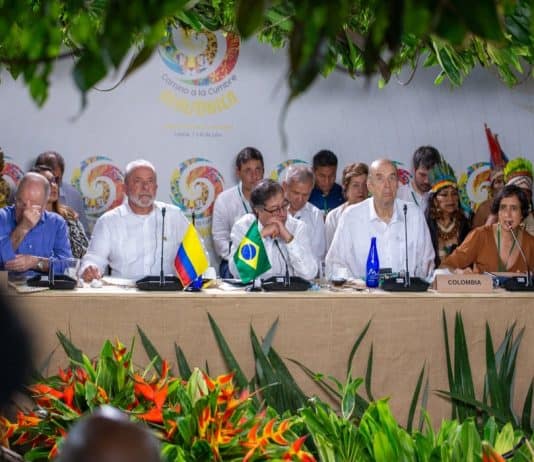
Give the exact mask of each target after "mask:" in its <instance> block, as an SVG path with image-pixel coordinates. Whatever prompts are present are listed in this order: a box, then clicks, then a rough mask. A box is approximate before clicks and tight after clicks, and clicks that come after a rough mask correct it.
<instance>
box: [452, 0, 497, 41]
mask: <svg viewBox="0 0 534 462" xmlns="http://www.w3.org/2000/svg"><path fill="white" fill-rule="evenodd" d="M451 2H452V3H453V4H454V5H455V7H456V11H458V12H459V14H460V15H461V17H462V18H463V21H464V22H465V24H466V25H467V27H468V28H469V30H470V31H471V32H473V33H474V34H476V35H478V36H479V37H482V38H484V39H486V40H491V41H501V40H503V38H504V37H503V34H502V28H501V23H500V21H499V14H498V12H497V8H498V7H497V4H496V2H495V1H494V0H470V1H469V2H464V1H462V0H451Z"/></svg>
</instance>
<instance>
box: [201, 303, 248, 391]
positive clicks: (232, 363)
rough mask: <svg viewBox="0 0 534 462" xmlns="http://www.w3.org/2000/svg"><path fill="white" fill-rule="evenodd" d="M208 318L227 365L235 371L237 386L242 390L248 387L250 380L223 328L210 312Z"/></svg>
mask: <svg viewBox="0 0 534 462" xmlns="http://www.w3.org/2000/svg"><path fill="white" fill-rule="evenodd" d="M208 319H209V322H210V326H211V330H212V332H213V335H214V336H215V340H216V342H217V345H218V346H219V349H220V350H221V353H222V355H223V358H224V362H225V363H226V367H227V368H228V370H230V371H235V376H234V380H235V381H236V384H237V386H238V387H239V388H240V389H241V390H245V389H246V388H247V385H248V381H247V378H246V377H245V374H244V373H243V370H242V369H241V366H240V365H239V363H238V362H237V359H236V358H235V356H234V354H233V353H232V350H231V349H230V347H229V345H228V342H227V341H226V339H225V338H224V335H223V334H222V331H221V329H220V328H219V326H218V325H217V323H216V322H215V319H213V317H212V316H211V314H210V313H208Z"/></svg>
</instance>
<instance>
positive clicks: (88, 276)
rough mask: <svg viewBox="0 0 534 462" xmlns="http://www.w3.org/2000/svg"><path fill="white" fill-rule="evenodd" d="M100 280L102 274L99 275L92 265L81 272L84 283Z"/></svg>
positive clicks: (98, 271)
mask: <svg viewBox="0 0 534 462" xmlns="http://www.w3.org/2000/svg"><path fill="white" fill-rule="evenodd" d="M101 278H102V274H101V273H100V270H99V269H98V268H97V267H96V266H94V265H90V266H88V267H87V268H85V269H84V270H83V273H82V279H83V280H84V281H85V282H91V281H92V280H93V279H101Z"/></svg>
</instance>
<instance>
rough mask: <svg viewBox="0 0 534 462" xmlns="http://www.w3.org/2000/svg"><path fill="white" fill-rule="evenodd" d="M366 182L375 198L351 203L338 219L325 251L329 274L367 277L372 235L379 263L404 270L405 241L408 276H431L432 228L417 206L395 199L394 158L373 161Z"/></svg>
mask: <svg viewBox="0 0 534 462" xmlns="http://www.w3.org/2000/svg"><path fill="white" fill-rule="evenodd" d="M367 187H368V189H369V192H370V193H371V194H372V197H370V198H369V199H366V200H364V201H363V202H359V203H358V204H355V205H352V206H351V207H349V208H348V209H347V210H345V212H343V215H342V216H341V218H340V221H339V224H338V227H337V229H336V232H335V234H334V239H333V240H332V244H331V246H330V249H329V250H328V254H327V255H326V271H327V275H328V276H329V277H331V278H335V277H336V276H337V275H338V273H340V274H341V273H343V274H347V272H348V274H349V275H350V276H351V277H353V278H363V279H365V273H366V263H367V256H368V254H369V247H370V245H371V238H372V237H376V242H377V247H378V259H379V262H380V268H391V270H392V271H393V272H394V273H398V272H400V271H403V270H404V269H405V262H406V260H405V258H406V257H405V255H406V254H405V249H406V245H407V246H408V262H409V270H410V275H411V276H417V277H422V278H427V277H429V276H430V275H431V274H432V271H433V269H434V247H433V245H432V240H431V238H430V232H429V231H428V226H427V224H426V220H425V217H424V215H423V213H422V212H421V210H420V209H419V207H418V206H417V205H416V204H414V203H413V202H406V201H403V200H401V199H397V198H396V195H397V187H398V178H397V168H396V167H395V165H394V164H393V162H391V161H390V160H388V159H379V160H375V161H374V162H373V163H372V164H371V166H370V167H369V176H368V178H367ZM405 205H406V213H404V206H405ZM405 220H406V227H407V234H408V242H407V244H406V241H405V228H404V226H405V224H404V221H405Z"/></svg>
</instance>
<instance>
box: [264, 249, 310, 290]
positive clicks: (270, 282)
mask: <svg viewBox="0 0 534 462" xmlns="http://www.w3.org/2000/svg"><path fill="white" fill-rule="evenodd" d="M274 245H275V246H276V248H277V249H278V252H280V255H282V259H283V260H284V263H285V265H286V274H285V276H284V277H280V276H272V277H270V278H268V279H265V280H264V281H262V284H261V287H262V289H263V290H265V291H267V292H271V291H289V292H299V291H304V290H308V289H309V288H310V287H311V284H310V281H306V279H303V278H301V277H299V276H289V262H288V261H287V258H286V256H285V254H284V252H282V249H281V247H280V244H279V242H278V239H274Z"/></svg>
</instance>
